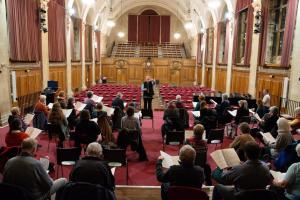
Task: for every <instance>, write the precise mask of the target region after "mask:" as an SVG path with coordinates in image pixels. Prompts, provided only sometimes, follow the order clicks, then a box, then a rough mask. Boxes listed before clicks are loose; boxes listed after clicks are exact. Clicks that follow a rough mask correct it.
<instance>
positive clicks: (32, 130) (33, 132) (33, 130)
mask: <svg viewBox="0 0 300 200" xmlns="http://www.w3.org/2000/svg"><path fill="white" fill-rule="evenodd" d="M41 132H42V130H40V129H38V128H33V127H28V128H27V129H26V131H25V133H27V134H28V135H29V137H31V138H33V139H35V138H36V137H37V136H38V135H39V134H40V133H41Z"/></svg>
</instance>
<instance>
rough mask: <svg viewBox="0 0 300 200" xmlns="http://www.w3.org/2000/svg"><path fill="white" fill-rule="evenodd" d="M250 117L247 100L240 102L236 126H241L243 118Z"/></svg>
mask: <svg viewBox="0 0 300 200" xmlns="http://www.w3.org/2000/svg"><path fill="white" fill-rule="evenodd" d="M245 116H249V109H248V102H247V101H246V100H240V101H239V108H238V109H237V113H236V117H235V124H239V123H240V121H241V119H242V117H245Z"/></svg>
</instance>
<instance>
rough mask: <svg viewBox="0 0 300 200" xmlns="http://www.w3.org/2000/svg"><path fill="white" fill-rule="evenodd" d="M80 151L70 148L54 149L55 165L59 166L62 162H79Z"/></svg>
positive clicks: (76, 148)
mask: <svg viewBox="0 0 300 200" xmlns="http://www.w3.org/2000/svg"><path fill="white" fill-rule="evenodd" d="M80 153H81V150H80V148H79V147H72V148H59V147H58V148H56V159H57V164H58V165H61V163H62V162H63V161H74V162H76V161H77V160H79V157H80Z"/></svg>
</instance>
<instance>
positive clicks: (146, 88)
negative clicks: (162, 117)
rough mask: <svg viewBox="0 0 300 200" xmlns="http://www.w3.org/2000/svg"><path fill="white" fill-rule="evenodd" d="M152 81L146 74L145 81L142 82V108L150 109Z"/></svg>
mask: <svg viewBox="0 0 300 200" xmlns="http://www.w3.org/2000/svg"><path fill="white" fill-rule="evenodd" d="M153 95H154V91H153V83H152V80H151V78H150V76H146V81H145V82H144V84H143V97H144V109H145V110H152V99H153Z"/></svg>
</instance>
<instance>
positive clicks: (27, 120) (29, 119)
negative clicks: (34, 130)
mask: <svg viewBox="0 0 300 200" xmlns="http://www.w3.org/2000/svg"><path fill="white" fill-rule="evenodd" d="M33 117H34V114H30V113H28V114H26V115H25V117H24V122H25V124H27V125H29V124H30V123H31V122H32V120H33Z"/></svg>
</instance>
